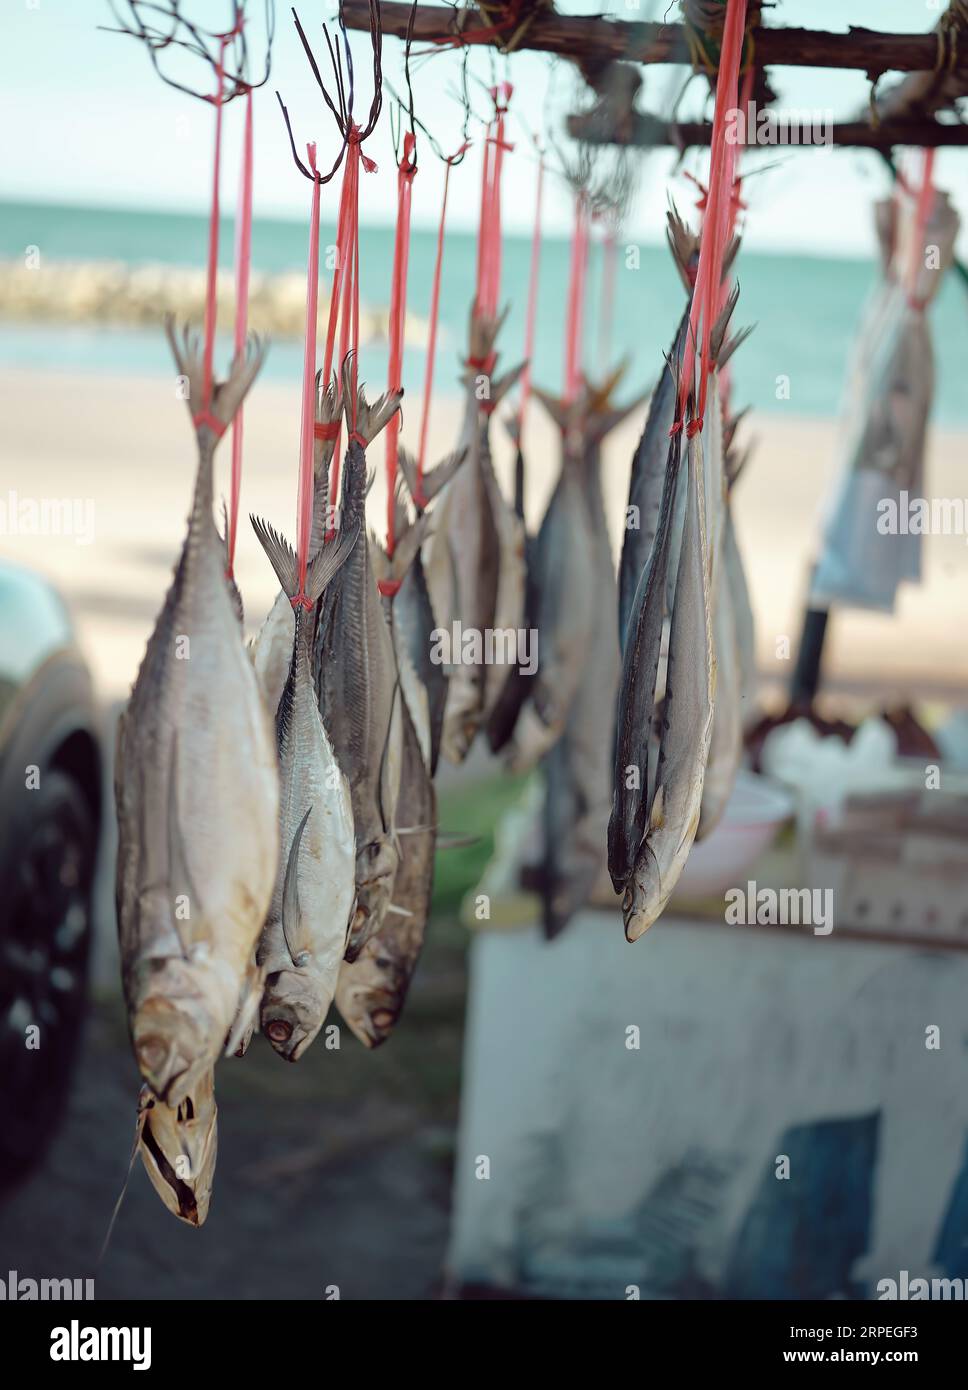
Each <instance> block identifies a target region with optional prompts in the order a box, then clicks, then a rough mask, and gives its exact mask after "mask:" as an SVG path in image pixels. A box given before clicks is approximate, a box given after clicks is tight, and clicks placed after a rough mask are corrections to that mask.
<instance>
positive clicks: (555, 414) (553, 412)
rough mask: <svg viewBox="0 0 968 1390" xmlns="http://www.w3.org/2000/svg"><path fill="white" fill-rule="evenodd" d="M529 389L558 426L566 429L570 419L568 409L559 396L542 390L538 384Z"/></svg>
mask: <svg viewBox="0 0 968 1390" xmlns="http://www.w3.org/2000/svg"><path fill="white" fill-rule="evenodd" d="M531 390H532V392H533V394H534V396H535V398H536V399H537V400H539V401H540V402H541V404H542V405H543V406H544V408H545V410H546V411H547V412H548V414H549V415H550V416H551V418H552V420H554V422H555V424H556V425H557V426H558V428H559V429H560V430H562V431H564V430H566V429H567V428H568V425H569V421H570V411H569V408H568V406H567V405H566V404H565V402H564V401H563V400H562V399H561V398H560V397H559V396H553V395H552V394H551V392H550V391H542V389H541V387H540V386H533V387H532V388H531Z"/></svg>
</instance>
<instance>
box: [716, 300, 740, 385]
mask: <svg viewBox="0 0 968 1390" xmlns="http://www.w3.org/2000/svg"><path fill="white" fill-rule="evenodd" d="M738 299H739V285H734V286H733V288H732V289H731V290H730V292H729V294H728V295H727V296H726V303H725V304H724V305H723V307H722V309H721V311H720V313H719V317H718V318H717V319H716V322H715V323H714V324H713V326H712V329H711V330H710V334H709V356H710V360H711V361H713V362H715V363H717V365H719V366H723V365H725V364H724V363H723V361H722V351H723V343H724V341H725V339H726V332H727V329H728V328H729V321H730V319H731V318H732V317H733V310H734V309H735V308H736V301H737V300H738ZM738 345H739V344H737V346H738Z"/></svg>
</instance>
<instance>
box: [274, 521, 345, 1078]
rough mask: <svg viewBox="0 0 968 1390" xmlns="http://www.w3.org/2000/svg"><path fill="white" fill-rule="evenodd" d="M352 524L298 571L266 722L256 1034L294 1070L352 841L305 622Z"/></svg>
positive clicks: (286, 582) (339, 560)
mask: <svg viewBox="0 0 968 1390" xmlns="http://www.w3.org/2000/svg"><path fill="white" fill-rule="evenodd" d="M252 525H253V527H254V529H255V533H256V535H257V536H258V538H259V542H260V544H261V545H262V548H263V550H264V551H265V552H266V555H267V556H268V557H269V561H270V563H271V565H272V568H273V569H274V570H275V573H276V578H277V579H278V580H279V583H280V584H281V585H282V588H283V592H284V593H286V594H288V596H289V597H290V599H295V598H296V596H297V595H298V594H299V591H300V585H299V565H298V561H297V558H296V553H295V551H294V550H293V549H292V547H291V546H289V545H288V544H287V543H286V541H285V540H283V538H282V537H281V536H279V535H277V533H276V532H275V531H274V530H273V529H272V527H271V526H267V525H266V524H265V522H263V521H260V520H259V519H258V518H256V517H253V518H252ZM359 534H360V527H359V524H357V525H355V526H354V527H353V528H352V529H349V528H343V530H341V531H340V533H339V535H338V536H337V537H336V538H335V539H334V540H333V541H332V543H331V544H329V545H323V546H321V547H320V549H319V550H317V552H316V554H315V556H314V557H313V559H312V561H311V562H310V564H309V567H308V569H307V571H306V586H305V595H306V600H307V602H308V604H309V605H310V606H309V607H308V608H307V607H304V606H302V605H300V606H298V607H296V609H295V625H294V632H293V643H292V660H291V662H290V666H289V675H288V677H287V679H286V684H285V687H284V689H283V692H282V697H281V699H280V701H279V708H278V711H277V713H276V738H277V741H278V747H279V775H280V796H279V828H280V840H281V845H282V856H281V858H280V860H279V874H278V877H277V879H276V886H275V892H274V893H273V897H272V904H271V906H270V908H269V916H268V918H267V920H266V924H265V929H264V931H263V933H262V940H261V942H260V945H259V957H258V959H259V964H260V966H262V968H263V970H264V972H265V977H266V982H265V990H264V992H263V996H262V1009H261V1024H262V1031H263V1033H264V1034H265V1035H266V1037H267V1038H268V1039H269V1042H270V1043H271V1044H272V1046H273V1047H274V1048H275V1049H276V1051H277V1052H278V1053H279V1055H280V1056H281V1057H285V1058H286V1060H287V1061H289V1062H297V1061H298V1060H299V1058H300V1057H301V1056H302V1054H303V1053H304V1052H305V1050H306V1048H307V1047H309V1045H310V1044H311V1043H312V1041H313V1040H314V1038H315V1037H316V1035H317V1033H318V1032H319V1030H320V1028H321V1027H322V1026H323V1023H324V1021H325V1018H326V1014H327V1012H328V1011H329V1006H330V1004H331V1003H332V1002H333V995H334V993H335V991H336V978H337V976H338V974H339V966H340V961H341V960H342V958H343V952H344V951H345V949H346V938H347V932H348V931H349V925H350V921H351V918H352V915H353V910H354V906H355V901H356V840H355V836H354V831H353V806H352V801H351V798H350V788H349V783H348V781H347V779H346V776H345V774H344V772H343V769H342V768H341V767H340V764H339V762H338V761H337V758H336V754H335V753H334V751H333V745H332V743H331V742H330V740H329V736H328V735H327V733H326V730H325V728H324V727H323V720H322V717H321V715H320V713H319V702H318V700H317V698H316V688H315V685H314V682H313V676H312V646H313V622H312V619H313V615H314V611H315V607H316V604H317V602H318V600H319V598H320V595H321V594H322V593H323V591H324V590H325V588H326V586H327V584H329V583H330V582H331V581H332V579H333V577H334V575H336V574H337V573H338V572H339V570H340V568H341V566H343V565H344V564H345V563H346V562H347V560H348V559H349V558H350V556H351V555H352V553H353V550H354V548H355V546H356V545H357V543H358V539H359Z"/></svg>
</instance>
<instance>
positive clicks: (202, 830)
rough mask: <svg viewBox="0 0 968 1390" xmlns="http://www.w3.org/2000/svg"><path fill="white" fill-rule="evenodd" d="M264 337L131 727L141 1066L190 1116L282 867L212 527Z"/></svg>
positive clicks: (195, 390) (238, 369)
mask: <svg viewBox="0 0 968 1390" xmlns="http://www.w3.org/2000/svg"><path fill="white" fill-rule="evenodd" d="M168 337H169V341H170V342H171V346H172V350H173V352H174V354H175V359H176V362H177V365H178V370H179V372H180V373H181V374H182V375H183V376H185V377H186V378H187V380H188V383H189V388H190V389H189V399H190V401H192V402H198V401H200V400H202V399H203V368H202V361H201V357H200V354H199V350H198V342H197V339H196V338H194V337H190V336H189V335H188V334H187V333H186V334H185V336H184V337H183V339H181V340H180V341H176V338H175V334H174V331H173V328H172V326H171V323H170V322H169V324H168ZM262 357H263V349H262V348H261V347H260V346H259V344H258V343H257V341H256V340H254V339H250V341H249V345H248V349H247V352H246V354H245V356H244V357H241V358H236V360H235V362H234V363H233V366H232V371H231V374H230V376H229V379H228V381H226V382H217V383H215V384H214V387H213V390H212V396H211V404H210V407H209V410H208V412H207V413H206V414H205V415H204V416H201V417H200V418H199V420H198V421H197V423H196V433H197V438H198V471H197V475H196V481H195V494H194V500H193V503H192V510H191V515H190V517H189V522H188V534H187V536H186V539H185V543H184V545H183V548H182V552H181V555H180V557H179V560H178V563H177V565H176V567H175V576H174V580H173V583H172V586H171V588H170V589H169V591H168V595H167V597H166V599H165V603H164V607H163V608H162V610H161V613H160V615H159V617H158V620H157V623H156V624H155V629H154V632H153V633H152V635H151V637H150V639H149V641H148V647H147V650H146V652H145V656H144V660H143V661H142V663H141V668H140V670H139V672H138V676H137V679H136V681H135V684H134V688H133V690H132V692H131V699H130V701H129V702H128V706H127V709H126V710H125V712H124V713H123V714H122V716H121V720H120V723H119V727H118V744H117V759H116V770H115V799H116V802H117V814H118V864H117V916H118V935H119V942H120V948H121V968H122V977H123V982H124V991H125V998H126V1001H127V1006H128V1019H129V1026H130V1030H131V1038H132V1043H133V1047H134V1053H135V1058H136V1060H137V1063H138V1067H139V1069H140V1071H141V1075H142V1077H143V1078H144V1080H145V1081H146V1082H147V1083H148V1085H149V1086H150V1087H151V1089H152V1091H153V1092H154V1094H155V1096H156V1097H157V1098H158V1099H159V1100H162V1101H164V1102H166V1103H167V1104H168V1105H169V1106H171V1107H173V1108H175V1109H177V1107H178V1106H179V1105H180V1104H181V1102H182V1101H183V1100H184V1099H185V1097H186V1096H187V1095H189V1094H190V1093H191V1092H192V1090H193V1088H194V1087H195V1086H196V1085H197V1084H198V1083H199V1081H200V1079H201V1078H202V1077H203V1076H204V1075H205V1074H206V1073H207V1072H209V1071H210V1070H211V1068H212V1066H213V1064H214V1062H215V1060H216V1058H217V1057H218V1055H219V1053H220V1052H221V1051H222V1049H223V1048H224V1047H225V1045H226V1037H227V1035H228V1034H229V1032H230V1029H232V1026H233V1020H235V1019H236V1017H237V1015H239V1013H240V1010H241V1012H242V1014H243V1015H244V1014H245V1007H244V1006H245V1003H246V1001H247V1000H252V999H254V998H255V996H256V994H257V993H258V992H259V991H260V987H261V982H260V981H259V979H258V975H257V972H256V970H255V967H254V948H255V944H256V941H257V939H258V935H259V932H260V930H261V927H262V923H263V921H264V920H265V914H266V910H267V908H268V906H269V899H270V897H271V894H272V885H273V882H274V880H275V874H276V862H277V855H278V835H277V831H276V823H277V818H278V806H279V776H278V770H277V767H276V752H275V740H274V738H273V734H272V725H271V721H270V718H269V715H268V713H267V711H266V709H265V706H264V704H263V702H262V697H261V695H260V693H259V688H258V684H257V682H256V678H255V673H254V672H253V670H252V664H251V662H250V660H249V658H248V656H247V655H246V652H245V648H244V646H243V644H242V634H241V630H240V627H239V622H238V617H237V615H236V612H235V610H234V607H233V603H232V599H231V597H230V594H229V589H228V586H227V585H226V583H225V557H224V551H223V547H222V544H221V542H220V540H219V536H218V532H217V530H216V527H215V522H214V519H213V517H212V491H213V457H214V452H215V447H216V444H217V442H218V439H219V438H220V436H221V433H222V432H223V431H224V429H225V428H226V427H227V426H228V425H229V423H230V422H231V420H232V417H233V415H234V414H235V412H236V411H237V409H238V408H239V406H240V405H241V403H242V400H243V398H244V396H245V394H246V392H247V391H248V389H249V387H250V386H251V384H252V381H253V380H254V378H255V376H256V373H257V372H258V370H259V367H260V365H261V362H262Z"/></svg>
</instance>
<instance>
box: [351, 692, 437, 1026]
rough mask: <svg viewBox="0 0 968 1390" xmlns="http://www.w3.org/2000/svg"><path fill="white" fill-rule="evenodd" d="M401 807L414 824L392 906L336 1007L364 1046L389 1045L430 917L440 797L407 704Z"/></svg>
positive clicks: (404, 834)
mask: <svg viewBox="0 0 968 1390" xmlns="http://www.w3.org/2000/svg"><path fill="white" fill-rule="evenodd" d="M400 804H401V806H403V807H406V810H407V814H408V817H409V818H410V820H411V821H412V824H410V825H407V826H403V827H401V828H400V830H399V835H398V839H399V847H400V863H399V866H398V868H397V873H396V879H395V882H394V885H393V902H392V903H391V904H390V906H389V908H388V909H387V912H386V915H385V917H384V919H383V925H382V927H381V928H380V930H379V931H378V932H376V934H375V935H373V936H371V937H370V938H369V940H368V941H367V942H366V943H365V944H364V946H363V949H362V950H361V951H360V953H359V956H358V957H357V959H356V960H355V961H353V962H352V963H350V962H348V961H346V962H344V964H343V967H342V969H341V971H340V976H339V983H338V985H337V987H336V1006H337V1008H338V1009H339V1011H340V1013H341V1014H342V1016H343V1018H344V1019H345V1021H346V1023H347V1025H348V1026H349V1027H350V1029H352V1031H353V1033H354V1034H355V1036H356V1037H357V1038H359V1040H360V1042H361V1043H363V1045H364V1046H365V1047H379V1045H380V1044H381V1043H384V1042H386V1040H387V1038H388V1037H389V1036H390V1033H391V1032H392V1030H393V1028H394V1027H395V1026H396V1024H397V1022H398V1020H399V1018H400V1014H401V1012H402V1010H403V1005H404V1002H405V1000H406V997H407V991H408V990H409V988H410V981H411V979H412V978H413V972H414V970H415V968H416V965H417V960H418V958H419V956H420V951H421V948H422V946H423V940H424V932H425V930H426V926H427V919H428V917H429V916H430V898H431V893H432V890H433V882H434V851H435V846H436V838H437V798H436V795H435V793H434V785H433V782H432V780H431V777H430V774H429V772H428V770H427V766H426V763H425V761H424V754H423V750H422V748H421V744H420V739H419V737H418V734H417V730H416V728H415V726H414V722H413V720H412V719H411V718H410V713H409V710H408V708H407V707H406V704H405V705H404V708H403V766H402V771H401V778H400Z"/></svg>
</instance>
